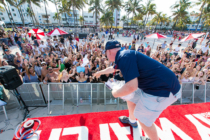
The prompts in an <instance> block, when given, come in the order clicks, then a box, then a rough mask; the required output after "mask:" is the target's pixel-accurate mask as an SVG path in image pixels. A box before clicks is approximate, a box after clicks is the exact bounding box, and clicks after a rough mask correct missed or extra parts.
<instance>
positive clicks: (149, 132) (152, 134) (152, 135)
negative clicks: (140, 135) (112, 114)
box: [138, 120, 159, 140]
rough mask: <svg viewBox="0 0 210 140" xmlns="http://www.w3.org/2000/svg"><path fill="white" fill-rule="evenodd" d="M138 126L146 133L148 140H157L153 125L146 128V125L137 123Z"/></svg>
mask: <svg viewBox="0 0 210 140" xmlns="http://www.w3.org/2000/svg"><path fill="white" fill-rule="evenodd" d="M138 121H139V120H138ZM139 124H140V125H141V127H142V129H143V130H144V132H145V133H147V135H148V137H149V138H150V140H159V138H158V134H157V130H156V127H155V125H154V123H153V124H152V126H150V127H147V126H146V125H144V124H143V123H141V122H140V121H139Z"/></svg>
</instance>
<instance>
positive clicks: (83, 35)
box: [79, 33, 88, 39]
mask: <svg viewBox="0 0 210 140" xmlns="http://www.w3.org/2000/svg"><path fill="white" fill-rule="evenodd" d="M87 35H88V34H87V33H80V34H79V39H83V38H86V37H87Z"/></svg>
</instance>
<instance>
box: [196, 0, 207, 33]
mask: <svg viewBox="0 0 210 140" xmlns="http://www.w3.org/2000/svg"><path fill="white" fill-rule="evenodd" d="M205 4H206V0H205V2H204V3H203V4H202V8H201V14H200V16H199V20H198V24H197V26H196V29H195V31H196V32H197V29H198V25H199V23H200V21H201V17H202V14H203V7H204V5H205Z"/></svg>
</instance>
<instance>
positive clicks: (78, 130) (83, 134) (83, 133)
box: [62, 126, 88, 140]
mask: <svg viewBox="0 0 210 140" xmlns="http://www.w3.org/2000/svg"><path fill="white" fill-rule="evenodd" d="M73 134H79V136H78V140H88V128H87V127H86V126H78V127H69V128H64V129H63V134H62V136H65V135H73Z"/></svg>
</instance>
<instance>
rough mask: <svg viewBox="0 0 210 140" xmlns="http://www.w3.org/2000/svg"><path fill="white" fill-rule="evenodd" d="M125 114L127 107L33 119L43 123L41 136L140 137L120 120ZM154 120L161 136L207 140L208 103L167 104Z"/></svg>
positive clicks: (45, 139)
mask: <svg viewBox="0 0 210 140" xmlns="http://www.w3.org/2000/svg"><path fill="white" fill-rule="evenodd" d="M124 115H125V116H128V111H127V110H120V111H107V112H97V113H85V114H76V115H63V116H50V117H49V116H48V117H37V118H36V117H35V118H33V119H39V120H40V121H41V123H42V124H41V126H40V128H39V131H38V133H40V140H139V139H140V136H141V135H143V136H144V135H145V134H144V132H143V131H142V129H141V127H140V126H139V127H138V128H131V127H130V126H129V125H124V124H122V123H120V121H119V120H118V117H119V116H124ZM155 124H156V128H157V130H158V134H159V137H160V139H161V140H182V139H183V140H209V139H210V103H200V104H189V105H174V106H170V107H168V108H167V109H166V110H165V111H164V112H163V113H162V114H161V116H160V117H159V118H158V119H157V121H156V122H155Z"/></svg>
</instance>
